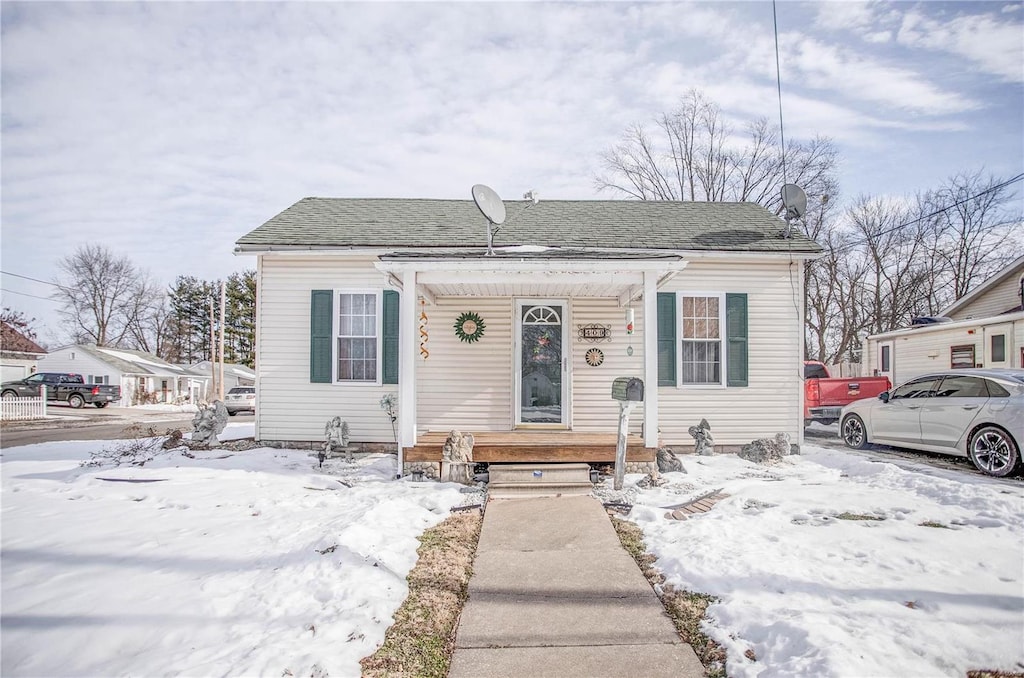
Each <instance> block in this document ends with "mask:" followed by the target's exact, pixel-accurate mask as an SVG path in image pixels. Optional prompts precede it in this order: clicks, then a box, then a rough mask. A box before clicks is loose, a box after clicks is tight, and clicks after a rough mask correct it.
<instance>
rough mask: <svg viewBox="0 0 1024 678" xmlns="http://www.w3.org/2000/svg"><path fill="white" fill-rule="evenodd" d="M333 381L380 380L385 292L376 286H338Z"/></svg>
mask: <svg viewBox="0 0 1024 678" xmlns="http://www.w3.org/2000/svg"><path fill="white" fill-rule="evenodd" d="M335 301H336V306H335V309H336V312H335V316H334V337H335V342H334V345H335V351H334V381H335V382H344V383H352V382H364V383H371V384H379V383H380V375H381V353H382V351H381V343H380V340H381V333H382V317H383V309H382V295H381V293H380V292H379V291H373V290H336V291H335Z"/></svg>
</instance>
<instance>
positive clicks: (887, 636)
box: [0, 423, 1024, 678]
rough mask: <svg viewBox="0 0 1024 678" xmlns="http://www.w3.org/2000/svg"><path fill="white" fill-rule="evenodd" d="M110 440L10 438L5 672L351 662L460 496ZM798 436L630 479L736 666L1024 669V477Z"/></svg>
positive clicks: (300, 459)
mask: <svg viewBox="0 0 1024 678" xmlns="http://www.w3.org/2000/svg"><path fill="white" fill-rule="evenodd" d="M225 433H226V434H227V435H222V439H224V438H230V437H240V436H244V435H251V433H252V424H251V423H231V424H229V425H228V430H227V431H226V432H225ZM113 445H115V443H113V442H111V441H101V442H71V443H48V444H43V445H32V446H26V447H18V448H13V449H8V450H4V451H3V452H2V458H0V462H2V463H0V473H2V492H3V495H2V499H3V501H2V533H3V534H2V537H3V542H2V566H3V567H2V584H3V590H2V605H3V610H2V612H3V628H2V665H0V673H2V675H4V676H12V677H14V676H99V675H103V676H124V675H136V676H154V675H167V676H175V675H182V676H210V675H231V676H241V675H245V676H256V675H262V676H272V677H273V678H279V677H282V676H289V675H291V676H295V677H296V678H298V677H299V676H310V675H325V674H326V675H330V676H332V677H334V678H338V677H339V676H357V675H359V663H358V662H359V659H360V658H362V657H365V656H367V655H369V654H371V653H372V652H373V651H374V650H375V649H376V647H377V646H378V645H379V644H380V643H381V642H382V641H383V638H384V631H385V629H386V628H387V626H388V625H389V624H390V623H391V615H392V614H393V613H394V611H395V610H396V609H397V607H398V605H399V604H400V603H401V602H402V600H403V599H404V598H405V596H406V583H405V576H406V574H407V573H408V571H409V569H410V568H411V567H412V566H413V565H414V564H415V560H416V553H415V551H416V548H417V546H418V542H417V540H416V537H417V536H418V535H419V534H420V533H422V531H423V530H425V529H427V528H428V527H431V526H433V525H435V524H437V523H439V522H440V521H441V520H443V519H444V518H445V517H446V516H447V515H448V513H449V510H450V508H451V507H452V506H455V505H458V504H460V503H463V502H464V501H465V500H466V499H467V495H465V494H463V493H460V492H459V489H458V486H455V485H450V484H446V485H441V484H435V483H411V482H406V481H394V480H392V478H393V477H394V473H395V468H394V462H393V459H392V458H391V457H387V456H381V457H375V458H370V459H367V460H363V461H361V462H359V463H358V464H356V465H354V466H349V465H347V464H344V463H343V462H340V461H334V462H329V463H328V464H329V466H330V468H329V469H326V470H325V472H320V471H319V470H318V469H317V468H316V467H315V466H316V461H315V458H313V457H311V456H310V452H308V451H295V450H275V449H259V450H252V451H248V452H238V453H230V452H212V453H204V454H200V455H197V457H198V458H196V459H188V458H186V457H184V456H181V455H180V454H174V455H163V456H160V457H158V458H157V459H155V460H154V461H152V462H150V463H147V464H146V465H145V466H144V467H142V468H138V467H124V466H122V467H118V468H110V467H105V468H81V467H80V466H79V461H81V460H84V459H88V458H89V456H90V453H91V452H93V451H96V450H99V449H103V448H110V447H112V446H113ZM804 451H805V454H804V455H803V456H800V457H791V458H790V459H789V460H787V461H786V462H784V463H782V464H780V465H777V466H773V467H763V466H757V465H755V464H751V463H749V462H745V461H743V460H741V459H738V458H736V457H735V456H731V455H721V456H715V457H684V458H683V463H684V465H685V466H686V468H687V470H688V473H686V474H680V473H676V474H666V478H668V479H669V480H670V481H671V484H670V485H669V486H667V487H665V488H659V489H653V490H643V491H640V490H638V489H637V488H635V487H631V488H629V492H628V494H629V496H630V497H631V500H632V501H634V502H635V503H636V505H635V506H634V508H633V510H632V512H631V513H630V516H629V517H630V518H631V519H633V520H635V521H636V522H637V523H639V524H640V525H641V527H642V528H643V529H644V532H645V536H646V539H647V543H648V546H649V548H650V549H651V551H652V552H654V553H655V554H656V555H658V556H659V557H660V561H659V563H658V565H659V566H660V567H661V568H662V569H663V570H664V571H665V573H666V574H667V576H668V580H669V583H671V584H674V585H676V586H680V587H684V588H688V589H691V590H695V591H700V592H705V593H711V594H714V595H716V596H718V597H719V598H720V601H721V602H720V603H718V604H716V605H713V606H712V607H710V608H709V615H710V617H711V620H710V622H708V623H707V624H706V625H705V627H706V632H707V633H708V634H709V635H710V636H712V637H713V638H714V639H715V640H717V641H718V642H719V643H722V644H723V645H724V646H725V647H726V648H727V650H728V652H729V659H730V662H729V675H730V676H735V677H740V678H743V677H748V676H751V677H752V676H759V677H760V678H766V677H768V676H815V677H827V676H850V677H852V676H857V677H860V676H896V675H904V676H959V677H961V678H962V677H963V676H964V675H965V673H966V671H967V670H968V669H973V668H993V669H1004V670H1016V671H1020V670H1022V668H1021V667H1020V666H1018V665H1017V662H1024V483H1022V482H1020V481H1019V480H1010V481H1006V480H995V479H990V478H986V477H984V476H980V475H977V474H970V473H963V472H958V471H952V470H945V469H935V468H931V467H929V466H926V465H924V464H915V463H914V462H908V461H906V460H899V461H898V465H897V464H896V463H889V462H887V461H884V460H881V461H879V460H877V459H874V458H873V456H872V455H871V454H870V453H869V454H862V453H848V452H843V451H831V450H825V449H822V448H815V447H812V446H806V447H805V448H804ZM640 478H641V476H639V475H631V476H627V484H635V482H636V481H637V480H639V479H640ZM349 485H351V487H349ZM718 488H721V489H722V490H723V491H724V492H726V493H727V494H729V495H730V496H729V497H728V498H727V499H725V500H724V501H722V502H720V503H719V504H717V505H716V506H715V507H714V509H712V510H711V511H710V512H708V513H705V514H701V515H698V516H696V517H693V518H690V519H688V520H685V521H676V520H666V519H665V517H664V516H665V513H666V510H665V509H664V508H663V507H665V506H669V505H672V504H678V503H680V502H682V501H685V500H686V499H687V498H690V497H693V496H696V495H699V494H702V493H704V492H706V491H708V490H713V489H718ZM867 518H877V519H880V520H868V519H867ZM748 650H751V651H752V652H753V656H755V657H756V661H752V660H750V659H748V658H746V657H745V656H744V654H745V653H746V652H747V651H748Z"/></svg>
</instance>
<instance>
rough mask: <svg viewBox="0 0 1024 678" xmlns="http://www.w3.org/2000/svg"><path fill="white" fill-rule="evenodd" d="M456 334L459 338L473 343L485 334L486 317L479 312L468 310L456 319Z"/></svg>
mask: <svg viewBox="0 0 1024 678" xmlns="http://www.w3.org/2000/svg"><path fill="white" fill-rule="evenodd" d="M454 327H455V334H456V336H458V338H459V339H461V340H462V341H464V342H466V343H467V344H472V343H473V342H474V341H476V340H478V339H479V338H480V337H482V336H484V328H485V327H486V325H485V324H484V319H483V318H481V317H480V315H479V314H477V313H473V312H472V311H466V312H465V313H463V314H462V315H460V316H459V317H458V318H456V319H455V326H454Z"/></svg>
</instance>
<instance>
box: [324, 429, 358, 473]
mask: <svg viewBox="0 0 1024 678" xmlns="http://www.w3.org/2000/svg"><path fill="white" fill-rule="evenodd" d="M348 441H349V435H348V422H347V421H342V420H341V417H334V418H333V419H331V420H330V421H328V422H327V425H326V426H325V427H324V444H323V446H322V447H321V448H320V454H319V455H318V456H319V459H320V468H323V466H324V459H326V458H328V457H330V456H331V455H332V454H334V453H335V452H341V451H342V450H344V451H345V461H347V462H349V463H351V462H352V449H351V448H350V447H349V446H348Z"/></svg>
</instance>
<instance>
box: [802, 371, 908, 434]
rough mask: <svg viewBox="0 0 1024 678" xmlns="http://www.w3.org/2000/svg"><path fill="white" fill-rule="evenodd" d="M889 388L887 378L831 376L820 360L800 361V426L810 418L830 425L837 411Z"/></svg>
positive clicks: (809, 420)
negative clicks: (801, 414)
mask: <svg viewBox="0 0 1024 678" xmlns="http://www.w3.org/2000/svg"><path fill="white" fill-rule="evenodd" d="M890 388H892V382H890V381H889V378H888V377H850V378H847V379H840V378H832V377H831V376H830V375H829V373H828V368H827V367H825V364H824V363H819V362H817V361H814V360H806V361H804V426H810V424H811V422H812V421H816V422H819V423H821V424H825V425H828V424H834V423H836V422H837V421H839V411H840V410H842V409H843V405H849V404H850V403H852V402H853V401H854V400H860V399H861V398H874V397H875V396H877V395H878V394H879V393H882V392H883V391H888V390H889V389H890Z"/></svg>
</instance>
